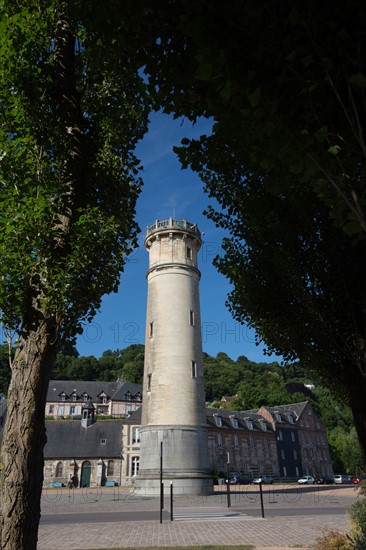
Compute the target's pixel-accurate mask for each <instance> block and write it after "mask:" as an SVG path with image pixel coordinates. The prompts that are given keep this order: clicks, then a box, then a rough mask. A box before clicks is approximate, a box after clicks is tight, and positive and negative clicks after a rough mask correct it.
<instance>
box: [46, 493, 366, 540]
mask: <svg viewBox="0 0 366 550" xmlns="http://www.w3.org/2000/svg"><path fill="white" fill-rule="evenodd" d="M356 498H357V493H356V491H355V490H354V488H352V487H342V486H340V487H335V486H326V487H319V486H311V487H310V486H309V487H296V486H295V487H294V486H292V487H290V486H289V487H287V488H286V487H284V486H282V487H279V486H276V485H275V486H271V487H268V488H266V489H265V490H264V493H263V505H264V515H265V517H264V518H262V511H261V505H260V495H259V489H258V488H256V487H250V489H249V488H248V489H247V490H241V491H239V490H238V489H237V488H236V489H233V491H232V493H231V507H230V508H228V506H227V497H226V495H225V494H223V493H222V494H220V493H216V494H215V495H212V496H209V497H190V496H176V497H174V499H173V518H174V520H173V521H171V519H170V518H171V516H170V499H169V496H166V497H165V500H164V513H163V516H162V523H160V501H159V499H158V498H148V497H143V496H141V495H139V494H138V491H132V492H131V491H123V490H121V489H119V488H115V489H112V490H109V489H107V488H94V489H93V488H90V489H87V490H81V489H80V490H71V491H70V490H68V489H62V490H58V491H56V490H53V489H51V490H48V491H45V492H44V494H43V496H42V516H43V518H42V521H41V526H40V530H39V543H38V550H66V549H67V550H92V549H94V550H96V549H101V548H103V549H107V548H123V547H128V546H131V547H136V548H138V547H143V546H147V547H148V546H158V547H164V546H195V545H219V544H220V545H242V544H251V545H253V546H254V547H255V548H256V549H264V548H265V549H266V550H270V549H273V548H275V549H279V548H281V549H282V548H297V549H300V548H311V546H312V545H313V544H314V542H315V540H316V539H317V538H318V537H319V536H321V535H322V534H323V533H325V532H327V531H328V530H339V531H342V532H346V531H347V530H348V522H347V516H346V513H345V509H346V507H348V506H349V505H350V504H351V503H352V502H354V501H355V499H356ZM89 518H90V521H89Z"/></svg>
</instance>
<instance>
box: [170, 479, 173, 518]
mask: <svg viewBox="0 0 366 550" xmlns="http://www.w3.org/2000/svg"><path fill="white" fill-rule="evenodd" d="M173 519H174V516H173V482H172V481H171V482H170V521H173Z"/></svg>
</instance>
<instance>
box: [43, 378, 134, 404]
mask: <svg viewBox="0 0 366 550" xmlns="http://www.w3.org/2000/svg"><path fill="white" fill-rule="evenodd" d="M62 392H64V393H65V394H66V399H65V401H66V402H67V401H72V400H71V399H69V397H70V396H71V394H72V393H73V392H75V393H76V394H77V396H78V397H79V399H78V401H81V399H80V396H81V395H82V394H83V393H84V392H86V393H87V394H88V395H89V396H90V399H91V401H97V399H98V395H100V394H101V393H102V392H104V393H105V394H106V395H107V396H108V398H109V399H111V400H112V401H125V400H126V398H125V394H126V393H127V392H130V393H131V395H132V397H133V396H135V395H136V394H137V393H140V394H141V395H142V384H134V383H132V382H129V381H128V380H117V381H116V382H100V381H96V382H91V381H84V380H50V383H49V385H48V392H47V401H48V402H54V401H59V395H60V394H61V393H62Z"/></svg>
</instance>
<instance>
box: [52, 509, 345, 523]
mask: <svg viewBox="0 0 366 550" xmlns="http://www.w3.org/2000/svg"><path fill="white" fill-rule="evenodd" d="M345 513H346V508H345V507H344V506H337V507H335V506H324V507H323V506H322V507H320V506H314V507H310V506H307V507H303V508H302V507H291V508H282V507H276V508H271V507H270V506H267V507H265V509H264V515H265V517H285V516H288V517H290V516H291V517H296V516H313V515H317V516H323V515H324V516H327V515H344V514H345ZM239 514H240V516H241V517H244V516H247V517H248V516H249V517H252V518H256V517H261V510H260V508H258V507H256V508H241V507H236V508H221V507H220V508H212V507H211V508H204V507H200V508H189V507H186V508H179V509H176V510H175V511H174V513H173V517H174V516H176V517H178V518H179V517H181V516H182V515H185V516H186V517H190V518H191V519H195V518H199V517H201V518H202V517H206V518H210V516H211V517H225V516H226V517H230V516H232V517H236V516H238V515H239ZM159 519H160V511H159V510H146V511H140V510H136V511H132V512H124V511H123V512H121V511H100V512H95V511H90V512H77V511H75V512H73V513H69V512H62V513H56V514H54V513H49V512H48V513H46V514H43V515H42V517H41V524H42V525H60V524H70V525H72V524H76V523H94V524H95V523H115V522H126V521H159ZM169 519H170V512H168V511H166V510H164V511H163V520H164V521H167V520H169Z"/></svg>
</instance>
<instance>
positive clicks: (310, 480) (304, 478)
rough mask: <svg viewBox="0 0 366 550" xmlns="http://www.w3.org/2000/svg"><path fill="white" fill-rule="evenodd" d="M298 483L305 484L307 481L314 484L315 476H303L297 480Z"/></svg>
mask: <svg viewBox="0 0 366 550" xmlns="http://www.w3.org/2000/svg"><path fill="white" fill-rule="evenodd" d="M297 483H300V485H305V484H306V483H307V484H308V485H312V484H313V483H315V478H314V477H313V476H303V477H300V479H298V480H297Z"/></svg>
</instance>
